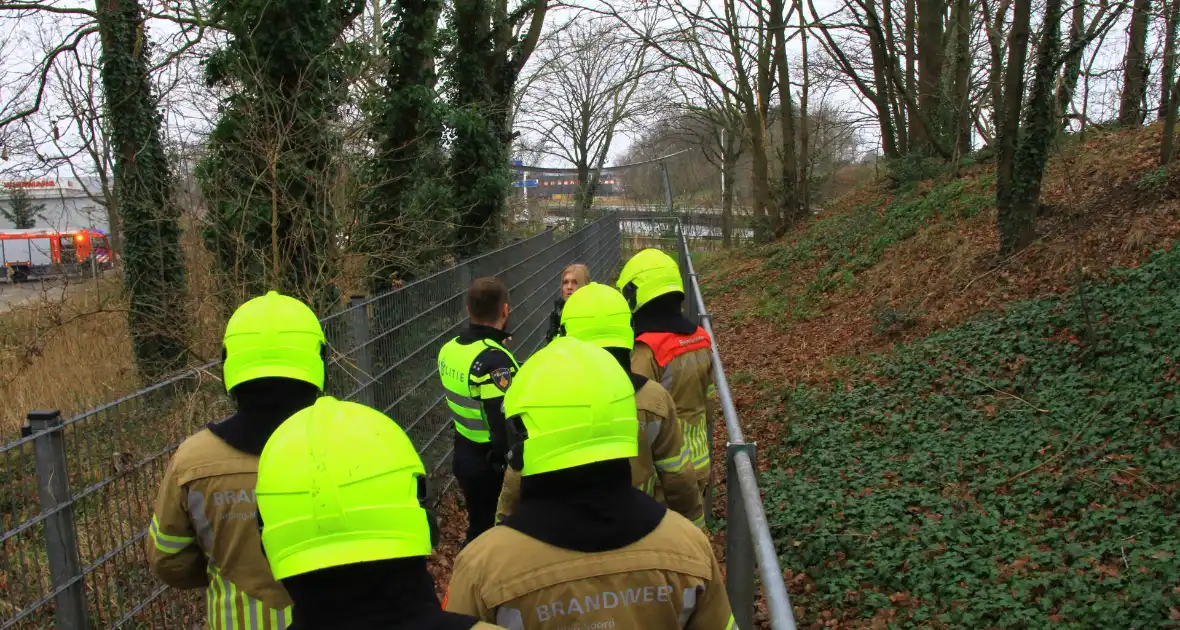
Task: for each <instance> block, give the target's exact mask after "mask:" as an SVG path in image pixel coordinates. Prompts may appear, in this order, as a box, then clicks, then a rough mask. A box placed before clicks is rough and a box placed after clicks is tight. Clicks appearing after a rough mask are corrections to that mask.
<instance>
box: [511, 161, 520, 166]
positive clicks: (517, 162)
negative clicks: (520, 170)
mask: <svg viewBox="0 0 1180 630" xmlns="http://www.w3.org/2000/svg"><path fill="white" fill-rule="evenodd" d="M509 164H511V165H513V166H524V162H522V161H520V160H512V161H511V162H509Z"/></svg>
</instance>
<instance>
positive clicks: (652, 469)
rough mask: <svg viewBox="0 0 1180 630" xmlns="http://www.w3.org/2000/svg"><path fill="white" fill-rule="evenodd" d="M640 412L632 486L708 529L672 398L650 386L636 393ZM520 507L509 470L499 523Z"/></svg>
mask: <svg viewBox="0 0 1180 630" xmlns="http://www.w3.org/2000/svg"><path fill="white" fill-rule="evenodd" d="M635 406H636V408H637V409H638V411H639V455H638V456H636V457H632V458H631V460H630V462H631V485H633V486H635V487H636V488H638V489H640V490H642V491H644V492H646V493H647V494H648V495H649V496H653V497H656V498H658V499H659V500H660V502H661V503H664V504H665V505H667V506H668V507H669V508H671V509H673V510H675V511H676V512H679V513H680V514H681V515H683V516H684V517H685V518H687V519H689V520H690V521H692V522H693V524H694V525H696V526H697V527H702V528H703V527H704V526H705V509H704V504H703V502H702V500H701V493H700V491H699V489H698V486H697V475H696V472H695V471H694V470H693V468H692V465H691V453H690V452H689V449H688V445H687V444H686V443H685V441H684V435H683V434H682V433H681V427H680V423H679V422H677V421H676V408H675V407H676V406H675V403H673V402H672V396H671V395H670V394H668V392H667V391H666V390H664V388H663V387H661V386H660V385H659V384H658V383H656V382H655V381H652V380H649V381H647V382H646V383H644V385H643V387H641V388H640V389H639V391H637V392H635ZM657 484H658V486H659V488H660V490H661V491H660V493H659V494H658V495H657V492H656V488H657ZM519 503H520V473H519V472H517V471H515V470H512V469H511V468H509V469H508V470H507V471H506V473H505V474H504V486H503V489H502V490H501V491H500V500H499V502H498V503H497V505H496V523H497V524H499V523H502V522H503V521H504V519H506V518H508V516H509V515H511V514H512V512H513V511H515V510H516V506H517V504H519Z"/></svg>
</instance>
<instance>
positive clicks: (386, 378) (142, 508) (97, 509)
mask: <svg viewBox="0 0 1180 630" xmlns="http://www.w3.org/2000/svg"><path fill="white" fill-rule="evenodd" d="M619 253H620V247H619V228H618V222H617V220H615V219H614V218H613V217H609V218H604V219H602V220H600V221H598V222H596V223H592V224H590V225H588V226H586V227H585V228H583V229H581V230H579V231H577V232H574V233H572V234H570V235H569V236H568V237H567V238H564V239H560V240H557V239H556V238H555V236H554V233H553V232H552V231H546V232H544V233H541V234H538V235H536V236H533V237H531V238H527V239H524V240H521V241H518V242H516V243H513V244H511V245H508V246H506V247H503V248H501V249H498V250H495V251H492V252H488V253H487V254H484V255H482V256H479V257H477V258H474V259H471V260H468V261H465V262H463V263H461V264H459V265H457V266H454V267H451V268H448V269H445V270H443V271H440V272H438V273H436V274H434V275H432V276H428V277H426V278H423V279H421V280H418V281H416V282H413V283H411V284H408V285H406V286H404V287H401V288H399V289H396V290H394V291H391V292H389V293H386V294H384V295H380V296H377V297H374V298H371V299H366V298H364V297H359V296H358V297H354V298H353V299H352V301H351V304H350V306H349V307H348V308H345V309H343V310H341V311H340V312H338V313H335V314H332V315H330V316H328V317H325V318H324V319H323V320H322V323H323V326H324V332H325V335H326V336H327V339H328V364H327V374H326V377H325V392H326V393H327V394H330V395H334V396H337V397H340V398H344V399H349V400H356V401H358V402H362V403H365V404H368V405H371V406H373V407H376V408H377V409H380V410H381V411H383V412H385V413H386V414H388V415H389V416H390V417H392V418H394V419H395V420H396V421H397V422H398V423H399V424H400V425H401V426H402V427H403V428H404V429H405V430H406V432H407V433H408V434H409V436H410V438H411V440H413V442H414V444H415V446H417V448H418V450H419V452H420V453H421V454H422V458H423V461H424V463H425V464H426V467H427V469H428V470H430V471H431V472H432V475H433V476H434V477H435V479H434V482H435V483H434V487H435V488H436V489H437V488H445V486H446V482H447V478H448V477H449V475H450V470H449V466H448V463H449V458H450V452H451V440H450V436H451V430H450V426H451V421H450V418H449V416H448V414H447V412H446V407H445V405H443V404H442V403H443V389H442V384H441V382H440V381H439V378H438V371H437V357H438V352H439V350H440V349H441V347H442V345H443V344H444V343H446V342H447V341H448V340H450V339H451V338H453V337H454V336H455V335H456V334H457V333H458V331H459V330H460V329H461V328H462V326H463V325H464V324H465V323H466V309H465V305H464V296H465V295H466V289H467V286H468V284H470V282H471V281H472V280H474V279H475V278H478V277H482V276H497V277H500V278H501V279H502V280H504V282H505V283H506V284H507V285H508V287H509V291H510V297H509V300H510V304H511V309H512V313H511V317H510V321H509V328H510V329H511V330H512V331H513V338H512V340H511V341H510V342H509V343H508V346H509V348H511V349H512V350H513V352H514V353H515V354H516V355H517V358H518V360H521V361H523V360H524V359H525V358H527V357H528V355H530V354H531V353H532V352H534V351H535V350H536V349H537V348H538V347H540V345H541V343H542V342H543V340H544V333H545V329H546V325H547V323H548V319H549V313H550V312H551V307H552V305H553V302H554V300H556V299H557V297H558V293H559V291H560V279H559V277H558V276H559V274H560V273H561V270H562V269H563V268H564V267H565V266H566V265H568V264H571V263H575V262H581V263H586V264H588V265H589V266H590V267H591V269H592V271H593V273H595V274H596V277H600V278H602V279H606V278H609V277H613V275H614V273H615V272H617V269H618V265H619ZM220 373H221V368H220V366H219V365H218V364H216V363H213V364H209V365H205V366H201V367H200V368H195V369H192V370H188V371H185V372H183V373H180V374H178V375H176V376H174V377H172V378H170V379H168V380H165V381H163V382H160V383H157V384H155V385H153V386H151V387H148V388H145V389H143V390H140V391H138V392H136V393H134V394H132V395H130V396H127V397H124V398H121V399H119V400H115V401H112V402H110V403H108V404H105V405H102V406H100V407H97V408H95V409H93V410H91V411H88V412H86V413H83V414H81V415H79V416H76V417H74V418H70V419H67V420H64V421H63V420H62V419H61V418H60V416H58V415H57V414H56V413H31V414H30V421H29V426H28V427H26V430H25V431H24V433H23V437H22V438H21V439H19V440H17V441H14V442H11V443H9V444H6V445H3V446H0V531H3V533H2V534H0V630H5V629H7V628H30V629H31V628H46V627H57V628H67V629H73V628H85V627H90V628H118V627H126V628H189V627H191V626H192V625H193V624H194V623H199V622H200V621H201V619H202V616H203V612H204V611H203V597H202V595H203V594H202V593H201V592H200V591H177V590H173V589H169V588H168V587H165V586H163V585H162V584H160V583H159V582H158V581H156V580H155V578H154V577H153V576H152V575H151V572H150V570H149V568H148V563H147V557H146V546H145V542H144V538H145V536H146V528H147V524H148V522H149V520H150V518H151V510H152V503H153V501H154V499H155V494H156V491H157V489H158V487H159V483H160V480H161V478H162V476H163V473H164V469H165V467H166V466H167V463H168V458H169V456H170V455H171V453H172V452H173V451H174V450H175V449H176V448H177V446H179V444H180V443H181V442H182V441H183V440H184V439H185V438H186V437H187V436H189V435H191V434H193V433H195V432H196V431H197V430H199V429H200V428H201V427H203V426H204V425H206V424H207V423H209V422H211V421H213V420H216V419H218V418H222V417H224V416H226V415H227V414H229V413H230V412H231V411H232V406H231V404H230V401H229V399H228V397H227V396H226V395H225V390H224V387H223V385H222V382H221V380H220ZM440 482H441V483H440Z"/></svg>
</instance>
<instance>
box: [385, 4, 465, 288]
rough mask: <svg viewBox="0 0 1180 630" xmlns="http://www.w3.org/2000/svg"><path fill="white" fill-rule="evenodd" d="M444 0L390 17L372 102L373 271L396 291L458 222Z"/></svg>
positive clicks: (399, 9)
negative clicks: (443, 68)
mask: <svg viewBox="0 0 1180 630" xmlns="http://www.w3.org/2000/svg"><path fill="white" fill-rule="evenodd" d="M442 5H443V3H442V0H401V1H400V2H398V3H396V4H395V5H394V6H393V8H392V15H391V16H390V19H389V20H388V21H387V22H386V23H385V25H384V28H383V32H384V36H383V41H384V44H385V61H386V64H387V65H386V68H385V72H384V81H382V83H381V86H380V88H379V90H378V91H377V95H376V98H375V99H374V102H373V103H372V105H371V106H370V110H371V120H372V123H371V126H370V136H371V139H372V141H373V146H374V155H373V158H372V160H371V161H370V163H369V169H368V175H369V181H368V183H367V189H366V191H365V193H366V197H365V203H364V208H365V211H366V221H365V223H366V225H365V227H366V230H365V233H366V244H365V250H366V253H367V254H368V256H367V260H368V277H369V284H370V290H371V291H373V293H375V294H376V293H381V292H383V291H388V290H389V288H390V286H391V281H392V280H395V279H396V280H400V281H405V280H408V279H410V278H412V277H413V276H414V275H415V274H417V273H420V272H421V271H423V270H424V269H425V268H426V267H427V265H429V263H430V262H431V261H432V260H433V259H434V258H435V257H436V256H437V254H438V253H439V249H440V246H441V245H442V244H444V243H445V242H446V239H440V238H439V237H438V235H439V234H445V233H446V230H447V226H449V225H450V224H451V220H452V218H453V217H452V216H451V215H452V213H451V207H450V200H449V187H448V184H449V182H448V181H447V180H446V160H445V158H444V156H443V153H442V147H441V142H442V133H443V122H444V113H443V109H444V105H443V103H442V102H441V101H440V99H439V95H438V94H437V92H436V90H435V84H436V82H437V79H438V76H437V72H436V70H435V58H436V57H437V55H438V53H439V33H438V19H439V16H440V15H441V13H442Z"/></svg>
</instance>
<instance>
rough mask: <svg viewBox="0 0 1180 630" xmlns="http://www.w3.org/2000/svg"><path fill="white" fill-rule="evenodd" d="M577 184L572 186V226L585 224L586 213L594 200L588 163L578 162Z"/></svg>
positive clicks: (578, 226)
mask: <svg viewBox="0 0 1180 630" xmlns="http://www.w3.org/2000/svg"><path fill="white" fill-rule="evenodd" d="M577 169H578V184H577V186H575V187H574V227H575V228H581V227H582V226H583V225H585V224H586V215H587V213H588V211H589V209H590V204H591V203H593V201H594V184H593V182H591V181H590V178H591V175H590V165H589V164H585V163H582V164H578V165H577Z"/></svg>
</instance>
